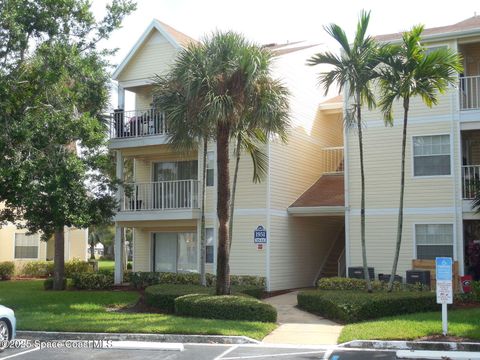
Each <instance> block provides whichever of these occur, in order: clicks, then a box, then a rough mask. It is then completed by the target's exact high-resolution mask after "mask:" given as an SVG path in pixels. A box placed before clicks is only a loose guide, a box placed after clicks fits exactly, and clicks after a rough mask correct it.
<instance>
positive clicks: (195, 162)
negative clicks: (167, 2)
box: [109, 20, 345, 291]
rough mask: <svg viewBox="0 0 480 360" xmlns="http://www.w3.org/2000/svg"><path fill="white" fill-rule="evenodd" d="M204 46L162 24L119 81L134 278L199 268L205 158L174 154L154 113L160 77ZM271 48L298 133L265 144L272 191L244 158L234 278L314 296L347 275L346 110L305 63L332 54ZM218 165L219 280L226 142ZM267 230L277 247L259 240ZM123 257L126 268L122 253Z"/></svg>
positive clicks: (212, 198)
mask: <svg viewBox="0 0 480 360" xmlns="http://www.w3.org/2000/svg"><path fill="white" fill-rule="evenodd" d="M194 41H195V40H193V39H191V38H190V37H188V36H187V35H185V34H183V33H181V32H179V31H178V30H175V29H173V28H172V27H170V26H168V25H167V24H164V23H162V22H160V21H158V20H153V21H152V22H151V24H150V25H149V26H148V27H147V29H146V30H145V32H144V33H143V35H142V36H141V37H140V39H139V40H138V41H137V42H136V43H135V44H134V46H133V48H132V50H131V51H130V52H129V53H128V55H127V56H126V58H125V59H124V60H123V61H122V62H121V63H120V65H119V66H118V68H117V69H116V70H115V72H114V74H113V78H114V80H116V81H117V82H118V108H117V109H116V110H115V111H114V112H113V113H112V125H111V134H110V136H111V139H110V142H109V147H110V149H111V150H113V151H115V153H116V165H117V177H118V178H120V179H122V180H123V181H124V182H125V184H124V186H123V188H122V189H120V191H119V193H118V200H119V203H120V209H119V211H118V213H117V215H116V217H115V224H116V238H115V242H116V246H117V248H119V247H120V242H121V234H122V229H124V228H132V229H133V238H134V240H133V244H134V245H133V270H134V271H159V272H161V271H172V272H196V271H198V270H199V261H200V252H199V250H200V249H199V238H200V233H199V231H200V205H201V203H200V202H201V198H200V197H199V193H200V189H201V183H200V182H201V180H199V179H200V176H199V174H200V173H201V169H202V150H201V148H199V149H198V150H195V151H192V152H190V153H179V152H177V151H174V150H173V149H172V148H171V146H169V144H168V122H167V121H166V118H165V114H164V113H163V112H162V109H156V108H154V106H153V104H152V102H153V101H152V90H153V86H152V83H153V80H152V79H153V77H154V75H156V74H158V75H162V74H165V73H166V72H167V71H168V69H169V66H170V65H171V64H172V62H173V61H174V59H175V56H176V54H177V53H178V51H180V50H181V49H182V48H183V47H185V46H187V45H188V44H189V43H190V42H194ZM268 47H269V48H270V49H271V51H273V53H274V54H275V59H274V74H275V76H277V77H278V78H280V79H282V80H283V81H284V83H285V84H286V85H287V86H288V88H289V90H290V92H291V98H290V105H291V122H292V127H291V129H290V131H289V140H288V143H287V144H282V143H280V142H278V141H275V140H272V141H270V142H269V143H268V145H266V146H265V149H264V150H265V152H266V153H267V154H268V157H269V170H268V175H267V177H266V179H265V180H264V181H263V182H261V183H257V184H254V183H253V182H252V175H253V171H252V163H251V160H250V158H249V157H248V156H246V155H243V156H242V158H241V160H240V170H239V181H238V187H237V195H236V202H235V216H234V226H233V239H232V252H231V262H230V268H231V272H232V274H238V275H258V276H265V277H266V280H267V288H268V290H270V291H274V290H280V289H288V288H296V287H304V286H311V285H312V284H313V283H314V282H315V280H316V279H317V278H318V276H320V275H321V273H322V271H323V272H327V271H328V272H331V273H333V274H337V271H338V259H339V258H341V256H342V254H343V249H344V244H345V242H344V216H345V215H344V214H345V210H344V203H343V197H344V195H343V187H344V185H343V184H344V181H343V120H342V106H343V104H342V101H341V98H338V97H332V96H330V99H328V98H325V97H324V95H323V91H322V90H321V89H319V88H318V86H317V79H318V78H317V73H318V70H319V69H318V68H311V67H307V66H306V65H305V63H306V59H307V58H309V57H310V56H312V55H313V54H314V53H317V52H319V51H322V50H324V48H323V47H322V46H319V45H315V44H308V43H290V44H270V45H268ZM127 91H128V92H131V93H133V94H134V97H135V106H134V108H133V109H126V108H125V94H126V92H127ZM232 155H233V154H232ZM207 161H208V163H207V169H208V170H207V171H208V174H207V184H206V185H207V199H206V204H205V207H206V227H207V253H206V263H207V264H206V266H207V271H208V272H211V273H215V269H216V242H217V227H218V226H217V225H218V224H217V217H216V191H217V184H216V181H217V179H216V176H215V175H216V174H215V173H216V171H217V170H216V153H215V144H209V146H208V154H207ZM232 167H233V162H232ZM256 230H259V231H262V234H263V235H266V243H265V242H264V240H263V239H259V238H257V239H256V237H255V231H256ZM263 231H265V232H264V233H263ZM116 255H117V260H119V258H120V257H121V252H119V251H116ZM116 263H117V265H118V264H120V261H116ZM341 268H342V269H344V265H342V266H341ZM119 270H120V266H117V268H116V282H117V283H118V282H120V281H121V273H120V271H119ZM342 271H343V270H342Z"/></svg>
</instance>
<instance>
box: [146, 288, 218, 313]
mask: <svg viewBox="0 0 480 360" xmlns="http://www.w3.org/2000/svg"><path fill="white" fill-rule="evenodd" d="M214 292H215V289H213V288H211V287H203V286H200V285H183V284H159V285H152V286H149V287H147V288H146V289H145V302H146V304H147V305H148V306H152V307H155V308H157V309H159V310H161V311H165V312H169V313H173V311H174V310H175V299H176V298H178V297H180V296H183V295H187V294H213V293H214Z"/></svg>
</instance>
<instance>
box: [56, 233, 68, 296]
mask: <svg viewBox="0 0 480 360" xmlns="http://www.w3.org/2000/svg"><path fill="white" fill-rule="evenodd" d="M64 277H65V234H64V229H63V226H62V227H59V228H58V229H57V230H55V254H54V270H53V290H63V289H64V288H63V279H64Z"/></svg>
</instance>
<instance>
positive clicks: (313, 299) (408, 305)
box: [297, 290, 439, 323]
mask: <svg viewBox="0 0 480 360" xmlns="http://www.w3.org/2000/svg"><path fill="white" fill-rule="evenodd" d="M297 301H298V306H299V308H301V309H303V310H306V311H309V312H312V313H315V314H318V315H321V316H324V317H326V318H329V319H332V320H338V321H343V322H346V323H352V322H358V321H364V320H368V319H375V318H380V317H385V316H392V315H400V314H407V313H416V312H424V311H436V310H438V309H439V305H438V304H437V303H436V296H435V294H434V293H432V292H406V291H405V292H393V293H387V292H374V293H367V292H364V291H325V290H308V291H301V292H300V293H298V296H297Z"/></svg>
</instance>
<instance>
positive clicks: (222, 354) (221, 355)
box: [214, 345, 238, 360]
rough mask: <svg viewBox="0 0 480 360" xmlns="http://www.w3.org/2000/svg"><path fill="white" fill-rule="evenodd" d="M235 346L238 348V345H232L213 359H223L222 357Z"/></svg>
mask: <svg viewBox="0 0 480 360" xmlns="http://www.w3.org/2000/svg"><path fill="white" fill-rule="evenodd" d="M236 348H238V345H233V346H232V347H231V348H229V349H227V350H225V351H224V352H223V353H221V354H220V355H218V356H217V357H216V358H215V359H214V360H220V359H223V357H224V356H225V355H227V354H229V353H231V352H232V351H233V350H235V349H236Z"/></svg>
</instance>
